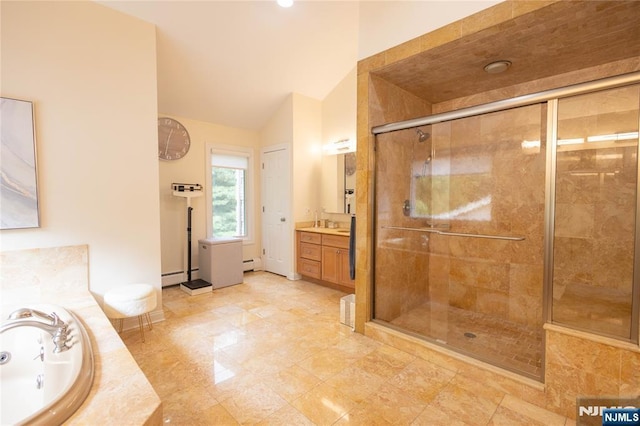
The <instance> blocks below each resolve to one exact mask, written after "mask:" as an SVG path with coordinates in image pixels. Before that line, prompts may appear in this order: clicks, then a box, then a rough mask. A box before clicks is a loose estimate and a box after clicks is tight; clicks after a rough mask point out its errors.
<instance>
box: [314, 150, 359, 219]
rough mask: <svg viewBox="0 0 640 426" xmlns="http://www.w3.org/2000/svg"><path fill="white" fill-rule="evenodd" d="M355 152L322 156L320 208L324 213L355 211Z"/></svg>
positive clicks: (348, 212) (349, 212)
mask: <svg viewBox="0 0 640 426" xmlns="http://www.w3.org/2000/svg"><path fill="white" fill-rule="evenodd" d="M355 188H356V153H355V152H347V153H344V154H325V155H323V156H322V181H321V193H322V210H323V211H324V212H325V213H347V214H351V213H355V210H356V192H355Z"/></svg>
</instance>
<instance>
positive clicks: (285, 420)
mask: <svg viewBox="0 0 640 426" xmlns="http://www.w3.org/2000/svg"><path fill="white" fill-rule="evenodd" d="M258 425H260V426H276V425H281V426H292V425H295V426H313V425H314V423H313V422H312V421H311V420H309V419H308V418H307V417H306V416H305V415H304V414H302V413H301V412H300V411H298V410H296V409H295V408H293V407H292V406H291V405H289V404H287V405H285V406H284V407H282V408H281V409H279V410H278V411H276V412H275V413H273V414H271V415H270V416H269V417H267V418H266V419H264V420H262V421H261V422H259V423H258Z"/></svg>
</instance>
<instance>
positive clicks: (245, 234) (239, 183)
mask: <svg viewBox="0 0 640 426" xmlns="http://www.w3.org/2000/svg"><path fill="white" fill-rule="evenodd" d="M236 149H237V151H236ZM210 153H211V156H210V166H211V167H210V169H211V174H210V181H209V182H208V183H209V185H208V186H209V188H207V191H208V194H207V196H208V197H207V198H208V199H209V200H210V201H209V207H210V212H211V214H210V215H209V227H208V228H209V230H210V232H209V235H212V236H213V237H238V238H243V239H245V240H249V239H250V234H251V233H250V228H251V227H250V226H249V225H250V224H251V214H250V212H251V209H250V208H249V204H250V203H249V202H248V201H249V200H250V199H251V195H250V194H251V188H252V185H251V182H252V179H251V169H252V167H251V166H252V163H253V158H252V151H251V150H250V149H246V150H245V149H243V148H235V147H233V148H230V149H222V148H219V147H211V148H210Z"/></svg>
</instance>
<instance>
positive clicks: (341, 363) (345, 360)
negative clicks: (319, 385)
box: [298, 348, 356, 380]
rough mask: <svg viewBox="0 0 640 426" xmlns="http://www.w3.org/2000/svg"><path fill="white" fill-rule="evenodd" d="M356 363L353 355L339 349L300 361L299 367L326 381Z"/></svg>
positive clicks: (326, 351)
mask: <svg viewBox="0 0 640 426" xmlns="http://www.w3.org/2000/svg"><path fill="white" fill-rule="evenodd" d="M355 361H356V360H354V359H353V358H352V355H351V354H349V353H347V352H344V351H341V350H339V349H335V348H329V349H325V350H322V351H320V352H318V353H316V354H315V355H312V356H310V357H309V358H306V359H304V360H302V361H300V362H299V363H298V365H300V366H301V367H302V368H304V369H305V370H307V371H308V372H310V373H313V374H315V375H316V376H318V377H319V378H321V379H322V380H326V379H328V378H329V377H331V376H333V375H335V374H337V373H339V372H340V371H342V370H344V369H345V368H347V367H348V366H350V365H351V364H353V363H354V362H355Z"/></svg>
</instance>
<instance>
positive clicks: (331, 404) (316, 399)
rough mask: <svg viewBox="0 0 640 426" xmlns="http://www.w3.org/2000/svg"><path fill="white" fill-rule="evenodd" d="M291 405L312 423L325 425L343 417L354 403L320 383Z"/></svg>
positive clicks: (335, 390) (342, 394)
mask: <svg viewBox="0 0 640 426" xmlns="http://www.w3.org/2000/svg"><path fill="white" fill-rule="evenodd" d="M291 405H293V406H294V407H295V408H296V409H297V410H298V411H300V412H301V413H302V414H304V415H305V416H306V417H307V418H308V419H309V420H311V421H312V422H313V423H315V424H318V425H327V424H333V423H334V422H336V421H337V420H338V419H339V418H340V417H342V416H344V415H345V414H346V413H347V412H348V411H349V410H351V409H352V408H353V407H355V405H356V403H355V402H354V401H353V400H351V399H350V398H349V397H348V396H347V395H345V394H344V393H343V392H341V391H339V390H338V389H335V388H333V387H331V386H329V385H327V384H324V383H321V384H319V385H318V386H316V387H314V388H313V389H311V390H310V391H309V392H307V393H305V394H304V395H302V396H301V397H300V398H298V399H296V400H295V401H293V402H292V403H291Z"/></svg>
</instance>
